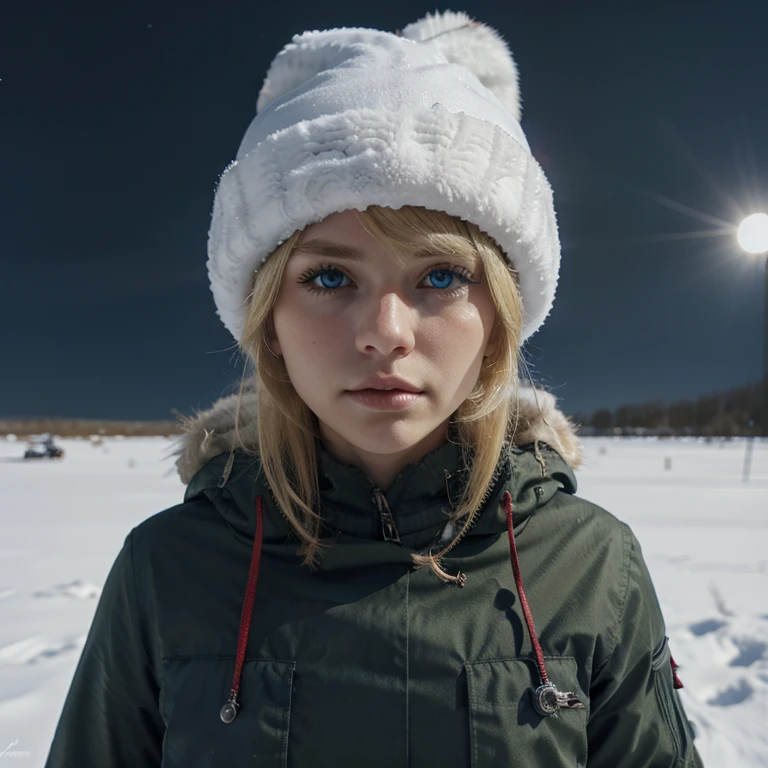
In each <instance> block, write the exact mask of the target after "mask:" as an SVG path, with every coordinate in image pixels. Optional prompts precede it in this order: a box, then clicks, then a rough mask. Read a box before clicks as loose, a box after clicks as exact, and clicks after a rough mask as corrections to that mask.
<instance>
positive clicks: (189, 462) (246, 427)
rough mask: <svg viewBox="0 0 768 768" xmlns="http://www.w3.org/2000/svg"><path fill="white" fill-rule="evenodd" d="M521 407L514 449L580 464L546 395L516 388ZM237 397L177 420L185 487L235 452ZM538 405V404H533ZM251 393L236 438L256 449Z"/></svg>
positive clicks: (575, 443)
mask: <svg viewBox="0 0 768 768" xmlns="http://www.w3.org/2000/svg"><path fill="white" fill-rule="evenodd" d="M519 393H520V403H519V411H518V426H517V431H516V433H515V436H514V443H515V445H528V444H529V443H533V442H534V441H540V442H543V443H546V444H547V445H549V446H550V447H552V448H554V449H555V450H556V451H557V452H558V453H559V454H560V455H561V456H562V457H563V459H565V461H566V463H567V464H568V465H569V466H570V467H571V469H577V468H578V467H579V466H580V465H581V462H582V447H581V443H580V441H579V438H578V436H577V432H576V426H575V425H574V424H573V423H572V422H571V421H570V420H569V419H568V417H567V416H566V415H565V414H564V413H563V412H562V411H561V410H560V409H559V408H558V407H557V401H556V399H555V397H554V395H552V394H551V393H549V392H545V391H543V390H536V393H535V396H534V391H533V390H532V389H531V388H530V387H524V386H520V387H519ZM237 399H238V395H237V394H235V395H229V396H227V397H223V398H221V399H220V400H218V401H217V402H216V403H214V404H213V406H212V407H211V408H209V409H208V410H206V411H197V412H196V413H195V415H194V416H183V417H182V419H181V424H182V429H183V431H184V434H183V435H182V436H181V438H180V439H179V440H178V442H177V444H176V449H175V450H174V451H173V455H178V459H177V460H176V468H177V470H178V472H179V477H180V478H181V481H182V482H183V483H184V485H188V484H189V482H190V480H191V479H192V478H193V477H194V475H195V474H196V473H197V472H198V471H199V470H200V469H202V467H204V466H205V465H206V464H207V463H208V462H209V461H210V460H211V459H212V458H213V457H214V456H218V455H219V454H221V453H229V452H230V451H231V450H233V448H235V447H236V438H235V414H236V412H237ZM537 399H538V404H537V402H536V400H537ZM256 434H257V430H256V392H255V390H248V391H244V392H243V400H242V403H241V406H240V437H241V439H242V440H243V442H244V443H245V444H246V445H255V444H256Z"/></svg>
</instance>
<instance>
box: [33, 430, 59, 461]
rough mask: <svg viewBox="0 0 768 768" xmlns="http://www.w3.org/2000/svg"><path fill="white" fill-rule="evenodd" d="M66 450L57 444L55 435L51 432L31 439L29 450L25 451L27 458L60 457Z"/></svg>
mask: <svg viewBox="0 0 768 768" xmlns="http://www.w3.org/2000/svg"><path fill="white" fill-rule="evenodd" d="M63 456H64V451H63V450H62V449H61V448H59V446H58V445H55V444H54V442H53V437H52V436H51V435H49V434H45V435H41V436H40V437H35V438H32V439H30V441H29V444H28V445H27V450H26V451H24V458H25V459H60V458H62V457H63Z"/></svg>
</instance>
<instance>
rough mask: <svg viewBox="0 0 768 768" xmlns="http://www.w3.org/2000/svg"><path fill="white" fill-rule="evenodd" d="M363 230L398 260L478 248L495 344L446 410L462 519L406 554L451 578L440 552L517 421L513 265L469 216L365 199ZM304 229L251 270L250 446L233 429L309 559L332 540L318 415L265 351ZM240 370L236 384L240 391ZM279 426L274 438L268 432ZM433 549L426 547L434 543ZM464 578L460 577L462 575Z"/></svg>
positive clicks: (478, 498) (484, 492)
mask: <svg viewBox="0 0 768 768" xmlns="http://www.w3.org/2000/svg"><path fill="white" fill-rule="evenodd" d="M357 213H358V216H359V218H360V220H361V223H362V224H363V226H364V227H365V229H366V230H367V231H368V232H369V233H370V234H371V235H372V236H373V237H375V238H376V239H377V240H378V241H379V242H380V243H381V244H382V245H383V246H384V247H385V248H386V249H387V250H388V251H389V252H390V253H391V255H392V257H393V258H394V259H395V260H396V261H397V262H398V264H400V265H405V264H406V263H407V261H408V259H409V257H410V256H412V254H414V253H415V252H416V251H417V250H422V249H425V248H430V247H433V248H438V249H439V250H440V251H441V252H445V251H446V250H449V251H454V252H459V253H460V252H468V253H469V254H471V255H473V256H474V255H477V256H478V257H479V258H480V260H481V262H482V264H483V267H484V271H485V279H486V280H487V283H488V287H489V290H490V294H491V297H492V300H493V304H494V305H495V308H496V320H495V324H494V329H493V331H492V338H493V334H495V335H496V337H495V341H496V343H495V347H494V349H493V351H492V353H491V354H490V355H489V356H488V357H487V358H485V359H484V360H483V363H482V368H481V370H480V374H479V376H478V380H477V384H476V386H475V388H474V389H473V391H472V392H471V393H470V394H469V396H468V397H467V398H466V399H465V400H464V402H463V403H462V404H461V405H460V406H459V408H458V409H457V410H456V411H455V412H454V414H453V418H452V421H451V427H452V428H453V429H454V430H455V434H456V435H457V437H458V440H459V443H460V444H461V446H462V458H463V461H464V465H465V467H466V468H467V470H468V473H467V481H466V483H465V486H464V489H463V492H462V495H461V497H460V498H459V500H458V501H457V502H456V504H455V505H454V507H453V512H452V514H451V516H450V518H449V520H450V521H451V523H452V526H451V529H452V530H456V528H457V527H458V526H459V525H460V521H461V520H462V519H463V518H465V520H464V523H463V526H461V527H460V528H459V531H458V533H457V534H456V536H455V537H454V539H453V540H452V541H450V542H449V543H447V544H441V546H440V547H437V551H428V552H426V553H421V554H420V553H414V554H413V560H414V563H415V564H416V565H417V566H419V567H421V566H425V565H426V566H428V567H430V568H431V569H432V570H434V571H435V573H437V574H438V575H439V576H440V577H441V578H442V579H443V580H445V581H459V580H460V577H457V576H451V575H449V574H448V573H446V572H445V571H444V570H443V568H442V564H441V558H442V557H443V556H444V555H445V554H446V553H447V552H449V551H450V550H451V549H452V548H453V547H454V546H456V544H457V543H458V542H459V541H460V540H461V539H462V538H463V536H464V535H465V533H466V532H467V530H468V529H469V528H470V527H471V525H472V524H473V522H474V516H475V515H474V513H475V511H476V510H478V509H479V508H481V507H482V505H483V503H484V502H485V500H486V498H487V496H488V494H489V493H490V492H491V490H492V487H493V483H494V482H495V480H496V475H495V474H494V473H495V470H496V468H497V464H498V462H499V456H500V453H501V451H502V449H503V448H504V446H505V443H506V442H507V441H509V440H511V439H512V436H513V434H514V430H515V428H516V425H517V407H516V402H517V400H516V393H517V389H516V382H517V377H518V367H519V365H518V363H519V361H521V360H522V362H523V364H524V360H523V359H522V358H521V356H520V346H521V343H520V338H521V329H522V321H523V306H522V300H521V297H520V291H519V288H518V280H517V274H516V272H515V271H514V269H513V268H512V267H510V266H509V264H508V263H507V262H506V261H505V259H504V256H503V253H502V251H501V249H500V248H499V246H498V245H497V243H496V242H495V241H494V240H493V239H492V238H491V237H489V236H488V235H487V234H485V233H484V232H482V231H481V230H480V229H479V227H477V226H476V225H474V224H472V223H470V222H466V221H463V220H462V219H459V218H458V217H455V216H450V215H448V214H447V213H443V212H442V211H432V210H427V209H425V208H422V207H416V206H403V207H402V208H399V209H396V210H395V209H392V208H384V207H379V206H370V207H369V208H367V209H366V210H365V211H358V212H357ZM303 233H304V230H299V231H297V232H295V233H294V234H293V235H292V236H291V237H289V238H288V239H287V240H286V241H285V242H283V243H282V244H281V245H280V246H278V248H277V249H276V250H275V251H274V252H273V253H272V254H271V255H270V256H269V258H268V259H267V260H266V261H265V263H264V264H263V265H262V266H261V267H260V269H259V270H258V271H257V272H256V274H255V276H254V285H253V290H252V293H251V295H250V297H249V309H248V315H247V318H246V322H245V326H244V329H243V333H242V337H241V339H240V347H241V349H242V350H243V352H245V354H246V355H247V358H248V361H250V362H251V363H252V365H253V372H252V375H251V378H250V380H249V382H248V385H247V386H248V388H255V390H256V394H257V406H256V407H257V443H258V444H257V445H245V444H244V443H243V441H242V440H241V438H240V433H239V430H238V428H237V425H238V421H239V418H237V417H236V419H235V431H236V435H237V441H238V444H239V447H240V448H242V449H243V450H244V451H245V452H246V453H249V454H257V455H258V456H259V458H260V461H261V466H262V469H263V472H264V475H265V477H266V480H267V482H268V484H269V486H270V490H271V493H272V495H273V498H274V501H275V503H276V504H277V506H278V508H279V510H280V512H281V513H282V514H283V516H284V517H285V518H286V520H287V521H288V522H289V524H290V525H291V527H292V529H293V530H294V531H295V533H296V535H297V536H298V537H299V539H300V540H301V546H300V548H299V550H298V554H299V555H302V556H304V561H303V562H304V564H305V565H309V566H310V567H313V566H314V564H315V562H316V556H317V550H318V548H320V547H327V546H330V544H331V543H332V542H329V541H327V540H323V539H321V538H320V524H321V520H322V517H321V515H320V514H318V513H317V512H316V511H315V509H316V507H317V506H318V500H319V493H320V492H319V481H318V471H317V451H316V445H315V440H316V438H319V432H318V425H317V417H316V416H315V415H314V413H313V412H312V411H310V409H309V407H308V406H307V405H306V403H304V401H303V400H302V399H301V397H300V396H299V395H298V393H297V392H296V390H295V389H294V387H293V385H292V384H291V381H290V378H289V377H288V375H287V370H286V367H285V363H284V361H283V358H282V357H277V356H275V355H274V354H272V353H271V352H270V350H269V347H268V343H269V339H270V338H273V337H274V331H273V326H272V307H273V306H274V303H275V301H276V299H277V296H278V292H279V290H280V286H281V283H282V279H283V273H284V271H285V267H286V264H287V262H288V259H289V258H290V256H291V252H292V251H293V249H294V248H295V246H296V245H297V244H298V243H299V242H300V240H301V238H302V236H303ZM244 385H245V372H244V374H243V380H242V381H241V387H240V399H239V400H238V411H237V415H238V417H239V409H240V400H241V399H242V393H243V388H244ZM275 435H279V436H280V439H279V440H278V439H275ZM433 549H434V548H433ZM462 578H463V577H462Z"/></svg>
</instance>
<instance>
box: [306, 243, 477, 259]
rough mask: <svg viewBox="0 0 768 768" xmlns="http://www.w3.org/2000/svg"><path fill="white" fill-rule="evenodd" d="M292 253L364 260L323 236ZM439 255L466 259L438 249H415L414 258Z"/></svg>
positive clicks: (354, 250) (350, 248) (360, 254)
mask: <svg viewBox="0 0 768 768" xmlns="http://www.w3.org/2000/svg"><path fill="white" fill-rule="evenodd" d="M293 254H295V255H297V256H304V255H314V256H325V257H326V258H331V259H346V260H348V261H365V260H366V256H365V254H364V252H363V251H361V250H359V249H358V248H355V247H354V246H352V245H342V244H341V243H334V242H333V241H332V240H324V239H323V238H314V239H313V240H305V241H303V242H300V243H299V244H298V245H296V246H295V247H294V249H293ZM440 256H445V257H446V258H455V259H461V260H464V261H466V260H467V257H465V256H464V255H463V254H457V253H453V252H452V251H442V250H440V249H439V248H438V249H435V248H433V249H426V248H425V249H423V250H420V251H416V253H415V254H414V258H416V259H434V258H438V257H440ZM469 261H471V262H472V263H474V262H475V261H476V259H474V258H470V259H469Z"/></svg>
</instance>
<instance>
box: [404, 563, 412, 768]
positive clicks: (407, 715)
mask: <svg viewBox="0 0 768 768" xmlns="http://www.w3.org/2000/svg"><path fill="white" fill-rule="evenodd" d="M405 576H406V579H405V764H406V766H408V764H409V760H410V741H411V734H410V728H409V722H410V707H409V704H410V692H409V683H410V677H409V676H410V653H409V640H410V634H411V627H410V618H411V617H410V611H409V603H410V593H411V589H410V587H411V572H410V571H406V572H405Z"/></svg>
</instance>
